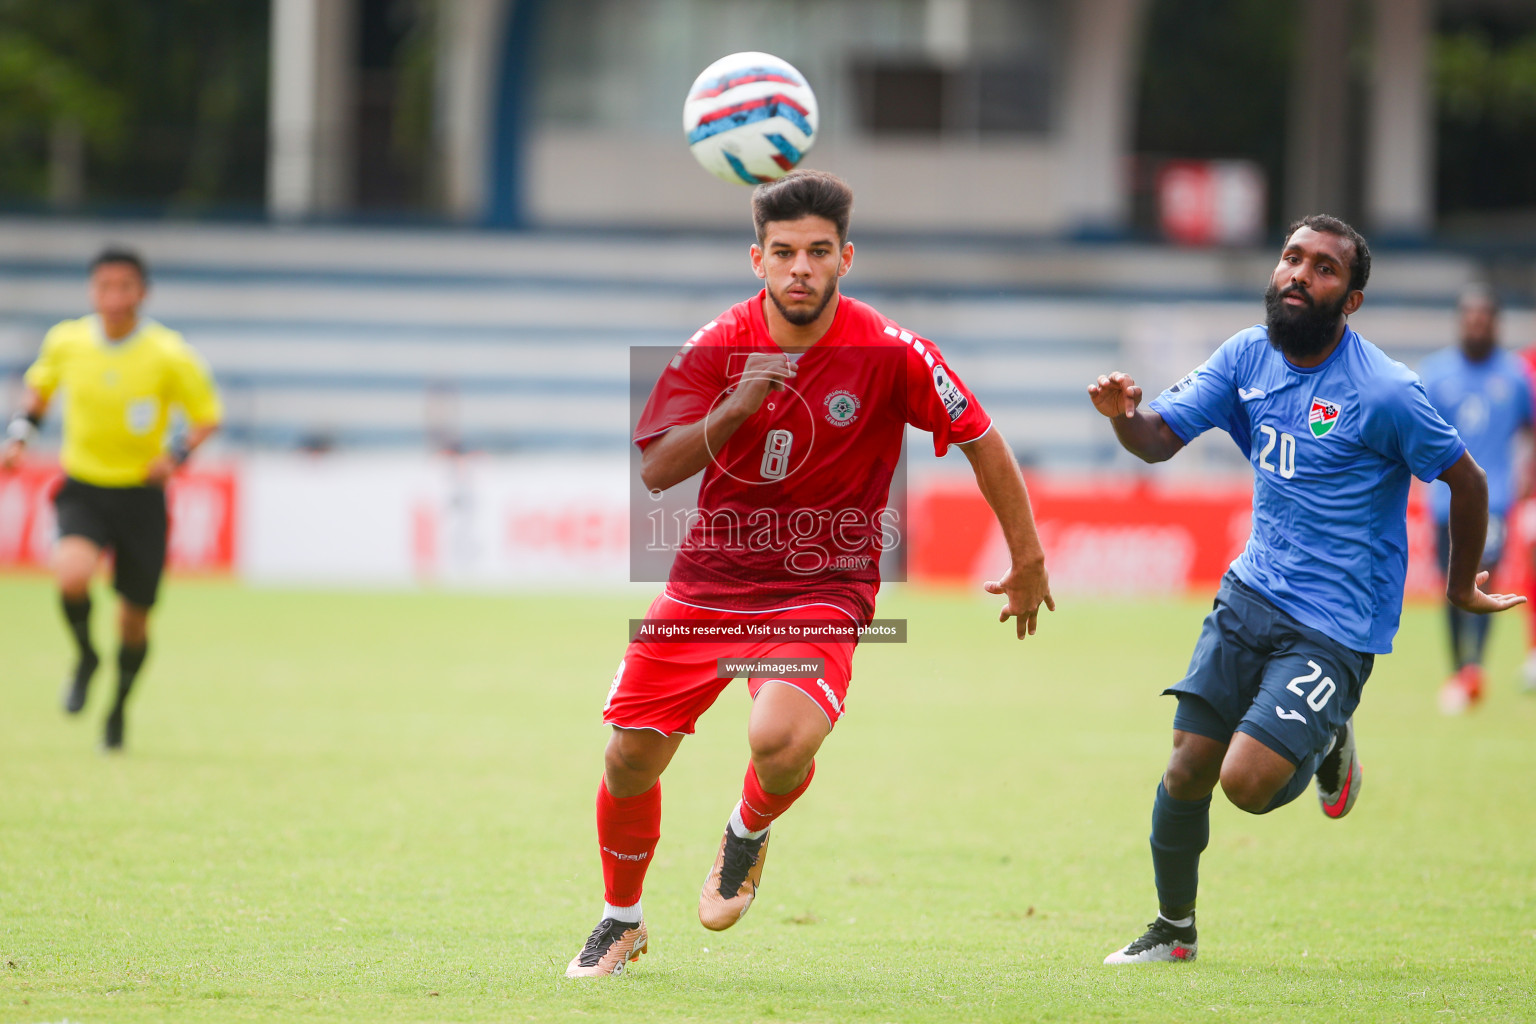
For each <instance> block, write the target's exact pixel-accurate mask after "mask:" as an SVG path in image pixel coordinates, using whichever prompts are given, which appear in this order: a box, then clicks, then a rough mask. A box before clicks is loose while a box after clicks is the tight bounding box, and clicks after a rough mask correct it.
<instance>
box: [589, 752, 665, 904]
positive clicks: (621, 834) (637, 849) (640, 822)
mask: <svg viewBox="0 0 1536 1024" xmlns="http://www.w3.org/2000/svg"><path fill="white" fill-rule="evenodd" d="M660 839H661V783H660V782H659V781H658V782H657V783H656V785H654V786H652V787H651V788H650V789H648V790H646V791H645V792H644V793H641V794H640V795H639V796H629V797H616V796H614V795H613V794H612V793H610V792H608V781H607V780H606V779H604V780H603V781H602V782H599V783H598V785H597V848H598V851H599V854H600V856H601V857H602V861H603V900H604V901H605V902H606V903H607V904H608V906H610V907H621V908H622V907H637V906H638V905H639V903H640V890H642V889H643V888H645V872H646V869H647V868H649V867H650V866H651V854H653V853H655V852H656V843H657V841H658V840H660Z"/></svg>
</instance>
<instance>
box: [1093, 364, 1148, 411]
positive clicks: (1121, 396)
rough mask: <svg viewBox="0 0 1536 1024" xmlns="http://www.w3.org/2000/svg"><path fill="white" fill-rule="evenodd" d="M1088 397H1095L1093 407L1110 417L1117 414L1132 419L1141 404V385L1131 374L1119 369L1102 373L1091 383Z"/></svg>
mask: <svg viewBox="0 0 1536 1024" xmlns="http://www.w3.org/2000/svg"><path fill="white" fill-rule="evenodd" d="M1088 397H1089V398H1091V399H1093V407H1094V408H1095V409H1097V410H1099V412H1101V413H1103V414H1104V415H1105V416H1108V417H1109V418H1110V419H1114V418H1115V417H1116V416H1124V417H1125V418H1126V419H1130V418H1131V417H1133V416H1135V415H1136V407H1137V406H1138V405H1140V404H1141V385H1139V384H1137V383H1136V382H1135V381H1134V380H1132V379H1131V375H1130V374H1128V373H1121V372H1120V371H1118V370H1117V371H1115V372H1114V373H1109V374H1100V375H1099V379H1098V380H1097V381H1095V382H1094V383H1092V384H1089V385H1088Z"/></svg>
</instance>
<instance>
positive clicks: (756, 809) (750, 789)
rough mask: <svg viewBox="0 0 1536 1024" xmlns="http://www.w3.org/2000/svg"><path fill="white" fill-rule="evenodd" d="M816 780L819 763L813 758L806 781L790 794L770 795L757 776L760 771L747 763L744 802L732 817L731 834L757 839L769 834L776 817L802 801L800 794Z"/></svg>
mask: <svg viewBox="0 0 1536 1024" xmlns="http://www.w3.org/2000/svg"><path fill="white" fill-rule="evenodd" d="M815 777H816V761H815V760H814V759H812V761H811V768H810V771H808V772H806V773H805V781H804V782H802V783H800V785H798V786H796V787H795V788H794V789H792V790H790V791H789V792H788V793H769V792H768V791H767V790H765V789H763V783H762V781H761V780H760V779H759V778H758V777H757V769H756V768H755V767H754V766H753V764H752V762H751V761H748V762H747V777H746V778H745V779H744V780H742V786H741V803H739V804H737V805H736V811H735V812H734V813H733V814H732V815H731V831H733V832H735V833H736V835H737V837H738V838H741V839H756V838H758V837H759V836H761V835H762V834H763V833H764V832H766V831H768V826H769V825H771V824H773V819H774V818H777V817H778V816H779V815H781V814H783V813H784V812H785V811H787V810H789V808H790V805H791V804H793V803H794V802H795V801H796V800H798V799H800V794H802V793H804V792H805V791H806V790H807V789H808V788H810V785H811V780H812V779H814V778H815Z"/></svg>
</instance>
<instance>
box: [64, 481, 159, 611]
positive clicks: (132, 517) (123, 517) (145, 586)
mask: <svg viewBox="0 0 1536 1024" xmlns="http://www.w3.org/2000/svg"><path fill="white" fill-rule="evenodd" d="M53 505H54V509H55V511H56V512H57V513H58V520H59V536H60V537H84V538H85V539H86V540H88V541H90V542H92V543H93V544H95V545H96V546H97V547H100V548H110V549H111V550H112V554H113V571H112V587H113V589H114V590H116V591H117V592H118V593H119V594H121V595H123V598H124V599H125V600H127V601H131V602H132V603H134V604H136V605H140V606H142V607H144V608H148V607H150V606H152V605H153V604H154V603H155V595H156V593H158V592H159V590H160V574H161V572H162V571H163V570H164V569H165V546H166V537H167V534H168V533H169V531H170V519H169V517H168V516H167V515H166V510H165V490H164V489H163V488H160V487H97V486H95V485H94V484H87V483H82V482H80V481H79V480H76V479H74V478H73V477H65V478H64V486H63V487H60V488H59V493H58V494H57V495H55V496H54V499H53Z"/></svg>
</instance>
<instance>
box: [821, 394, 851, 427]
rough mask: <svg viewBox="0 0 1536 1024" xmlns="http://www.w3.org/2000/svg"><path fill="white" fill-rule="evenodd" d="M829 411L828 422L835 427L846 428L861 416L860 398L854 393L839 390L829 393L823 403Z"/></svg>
mask: <svg viewBox="0 0 1536 1024" xmlns="http://www.w3.org/2000/svg"><path fill="white" fill-rule="evenodd" d="M821 404H822V405H823V406H824V407H826V410H827V422H828V423H830V424H832V425H833V426H834V427H846V426H847V425H848V424H850V423H852V422H853V421H854V420H855V419H857V418H858V415H859V396H858V395H856V394H854V393H853V392H852V391H845V390H843V389H842V388H838V389H837V390H836V391H830V392H828V393H827V397H826V398H825V399H823V400H822V403H821Z"/></svg>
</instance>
